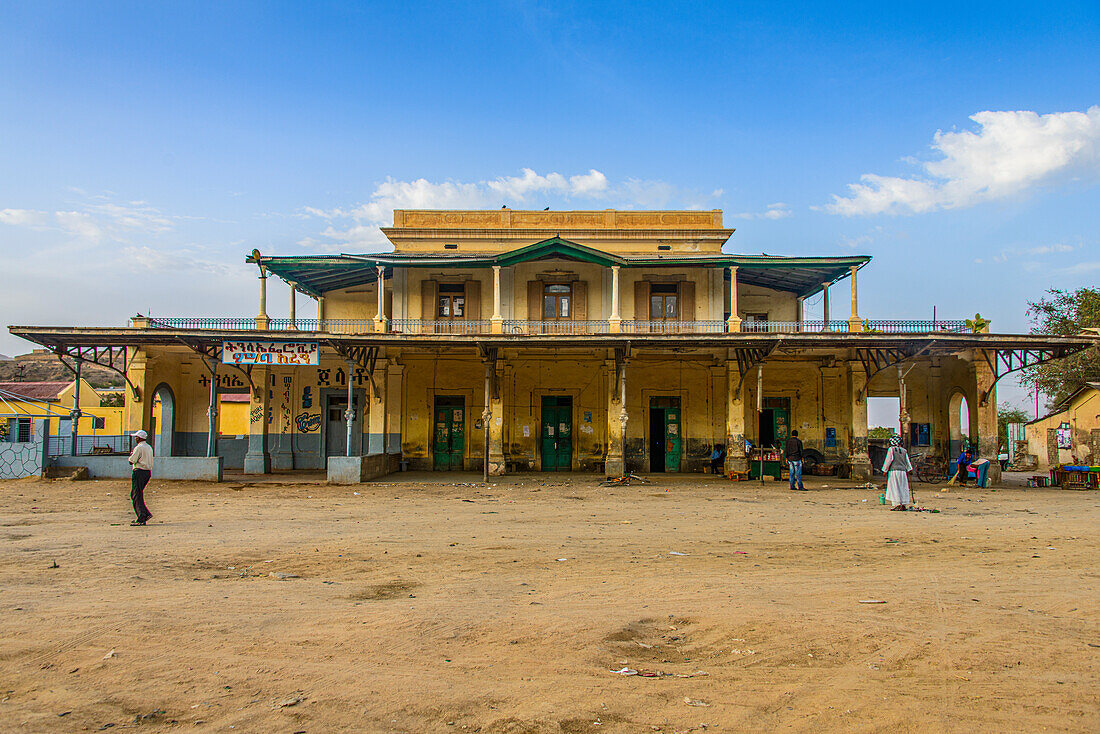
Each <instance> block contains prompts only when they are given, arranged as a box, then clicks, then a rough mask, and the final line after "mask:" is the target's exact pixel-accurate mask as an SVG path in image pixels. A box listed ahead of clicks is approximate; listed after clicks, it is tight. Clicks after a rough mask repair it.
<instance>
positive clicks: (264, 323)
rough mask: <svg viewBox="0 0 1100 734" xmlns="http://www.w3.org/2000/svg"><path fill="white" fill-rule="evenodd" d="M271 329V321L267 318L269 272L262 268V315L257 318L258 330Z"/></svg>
mask: <svg viewBox="0 0 1100 734" xmlns="http://www.w3.org/2000/svg"><path fill="white" fill-rule="evenodd" d="M270 327H271V319H269V318H268V316H267V271H266V270H264V267H263V265H261V266H260V313H259V314H258V315H257V316H256V328H257V329H260V330H266V329H269V328H270Z"/></svg>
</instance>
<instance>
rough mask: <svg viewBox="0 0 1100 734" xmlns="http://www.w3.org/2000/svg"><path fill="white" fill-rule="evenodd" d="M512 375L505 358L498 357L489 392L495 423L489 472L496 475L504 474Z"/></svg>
mask: <svg viewBox="0 0 1100 734" xmlns="http://www.w3.org/2000/svg"><path fill="white" fill-rule="evenodd" d="M510 376H511V375H510V370H507V368H506V365H505V364H504V360H503V359H498V360H497V361H496V369H495V370H494V374H493V384H492V389H491V390H490V393H489V413H490V414H491V416H492V417H491V419H490V420H491V421H492V424H493V426H492V430H491V431H490V432H489V474H490V476H494V477H501V476H504V469H505V464H504V396H505V395H506V394H507V392H508V382H509V381H508V379H507V378H508V377H510Z"/></svg>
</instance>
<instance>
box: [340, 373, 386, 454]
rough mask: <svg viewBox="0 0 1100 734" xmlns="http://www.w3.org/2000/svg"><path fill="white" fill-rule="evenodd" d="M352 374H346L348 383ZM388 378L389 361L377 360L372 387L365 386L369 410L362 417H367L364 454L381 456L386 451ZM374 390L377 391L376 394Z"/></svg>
mask: <svg viewBox="0 0 1100 734" xmlns="http://www.w3.org/2000/svg"><path fill="white" fill-rule="evenodd" d="M352 374H354V371H352V372H349V373H348V376H349V379H348V382H351V379H350V376H351V375H352ZM388 378H389V361H388V360H385V359H379V360H377V361H376V362H375V365H374V387H373V388H371V387H370V385H368V386H367V387H368V389H367V392H368V393H370V395H369V396H368V398H367V401H368V403H369V405H370V408H369V411H364V415H367V416H369V417H368V418H367V450H366V451H365V452H364V453H365V454H382V453H385V451H386V397H387V396H388V394H389V390H388V389H387V384H386V380H387V379H388ZM375 389H377V391H378V392H377V393H376V392H375Z"/></svg>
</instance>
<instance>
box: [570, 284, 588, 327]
mask: <svg viewBox="0 0 1100 734" xmlns="http://www.w3.org/2000/svg"><path fill="white" fill-rule="evenodd" d="M573 320H574V321H588V284H587V283H585V282H584V281H583V280H574V281H573Z"/></svg>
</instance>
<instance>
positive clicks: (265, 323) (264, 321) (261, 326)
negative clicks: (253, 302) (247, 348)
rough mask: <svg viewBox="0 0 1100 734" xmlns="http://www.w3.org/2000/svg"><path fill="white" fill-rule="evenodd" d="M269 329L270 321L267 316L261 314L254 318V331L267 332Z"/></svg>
mask: <svg viewBox="0 0 1100 734" xmlns="http://www.w3.org/2000/svg"><path fill="white" fill-rule="evenodd" d="M270 328H271V319H270V318H269V317H268V315H267V314H265V313H262V314H260V315H259V316H257V317H256V329H257V330H258V331H267V330H268V329H270Z"/></svg>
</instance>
